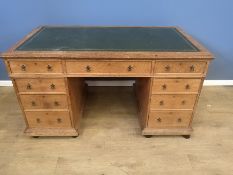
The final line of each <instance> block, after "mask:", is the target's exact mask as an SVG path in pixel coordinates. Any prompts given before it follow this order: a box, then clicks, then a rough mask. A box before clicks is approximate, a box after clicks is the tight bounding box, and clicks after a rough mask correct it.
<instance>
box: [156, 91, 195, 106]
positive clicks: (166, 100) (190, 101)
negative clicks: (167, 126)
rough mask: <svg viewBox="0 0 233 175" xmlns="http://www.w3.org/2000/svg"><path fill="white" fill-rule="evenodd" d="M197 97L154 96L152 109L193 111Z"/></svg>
mask: <svg viewBox="0 0 233 175" xmlns="http://www.w3.org/2000/svg"><path fill="white" fill-rule="evenodd" d="M195 101H196V95H173V94H172V95H152V96H151V109H193V107H194V104H195Z"/></svg>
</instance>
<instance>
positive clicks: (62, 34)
mask: <svg viewBox="0 0 233 175" xmlns="http://www.w3.org/2000/svg"><path fill="white" fill-rule="evenodd" d="M0 56H1V57H2V58H4V59H7V58H18V59H21V58H40V59H42V58H62V59H71V58H74V59H107V60H108V59H143V60H146V59H213V58H214V56H213V55H212V54H211V53H210V52H209V51H208V50H207V49H206V48H205V47H203V46H202V45H201V44H200V43H198V42H197V41H196V40H194V39H193V38H192V37H191V36H189V35H188V34H186V33H185V32H184V31H183V30H182V29H180V28H178V27H101V26H98V27H91V26H89V27H84V26H66V27H65V26H56V27H55V26H42V27H38V28H36V29H35V30H33V31H32V32H31V33H29V34H28V35H27V36H25V37H24V38H23V39H22V40H21V41H19V42H18V43H17V44H15V45H14V46H13V47H11V48H10V49H9V50H8V51H6V52H4V53H1V54H0Z"/></svg>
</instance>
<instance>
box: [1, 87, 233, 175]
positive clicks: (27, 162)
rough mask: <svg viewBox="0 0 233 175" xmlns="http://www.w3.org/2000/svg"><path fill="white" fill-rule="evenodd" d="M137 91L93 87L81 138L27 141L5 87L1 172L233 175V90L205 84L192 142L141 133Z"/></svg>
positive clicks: (13, 100)
mask: <svg viewBox="0 0 233 175" xmlns="http://www.w3.org/2000/svg"><path fill="white" fill-rule="evenodd" d="M135 105H136V104H135V100H134V96H133V93H132V88H126V87H121V88H117V87H109V88H107V89H106V88H102V87H98V88H97V87H96V88H90V89H89V96H88V100H87V105H86V108H85V111H84V118H83V121H82V133H81V135H80V136H79V137H78V138H75V139H74V138H70V137H41V138H38V139H34V138H31V137H27V136H24V134H23V130H24V122H23V118H22V115H21V111H20V109H19V106H18V103H17V100H16V97H15V95H14V91H13V88H11V87H1V88H0V111H1V113H0V175H15V174H17V175H25V174H30V175H63V174H65V175H154V174H160V175H165V174H172V175H174V174H175V175H176V174H177V175H187V174H189V175H199V174H200V175H232V174H233V87H204V88H203V91H202V93H201V97H200V101H199V104H198V108H197V111H196V114H195V119H194V123H193V128H194V132H193V135H192V137H191V139H189V140H186V139H184V138H182V137H180V136H157V137H156V136H155V137H152V138H150V139H148V138H144V137H142V136H141V135H140V129H139V125H138V121H137V118H136V106H135Z"/></svg>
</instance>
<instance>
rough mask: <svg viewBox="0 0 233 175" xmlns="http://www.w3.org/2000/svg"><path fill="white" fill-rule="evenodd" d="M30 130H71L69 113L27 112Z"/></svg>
mask: <svg viewBox="0 0 233 175" xmlns="http://www.w3.org/2000/svg"><path fill="white" fill-rule="evenodd" d="M25 114H26V118H27V121H28V125H29V128H69V127H71V121H70V116H69V112H68V111H48V112H44V111H37V112H34V111H33V112H32V111H26V112H25Z"/></svg>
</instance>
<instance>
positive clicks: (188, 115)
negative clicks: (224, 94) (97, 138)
mask: <svg viewBox="0 0 233 175" xmlns="http://www.w3.org/2000/svg"><path fill="white" fill-rule="evenodd" d="M1 56H2V57H3V58H4V60H5V64H6V67H7V69H8V72H9V75H10V78H11V80H12V82H13V85H14V88H15V92H16V94H17V98H18V101H19V103H20V106H21V109H22V111H23V115H24V119H25V123H26V129H25V133H26V134H27V135H29V136H34V137H38V136H73V137H76V136H78V135H79V132H80V124H82V123H81V118H82V110H83V107H84V101H85V88H86V86H85V79H86V78H88V77H114V78H122V77H128V78H132V79H134V80H135V88H134V89H135V94H136V97H137V104H138V118H139V124H140V126H141V129H142V135H144V136H146V137H150V136H152V135H182V136H184V137H185V138H189V137H190V134H191V132H192V126H191V124H192V120H193V116H194V110H195V107H196V105H197V102H198V97H199V94H200V91H201V88H202V84H203V81H204V78H205V77H206V73H207V69H208V65H209V63H210V61H211V60H212V59H213V55H212V54H211V53H210V52H208V51H207V50H206V49H205V48H204V47H203V46H202V45H201V44H199V43H198V42H197V41H195V40H194V39H192V38H191V37H190V36H189V35H187V34H186V33H184V32H183V31H182V30H181V29H179V28H177V27H82V26H79V27H78V26H76V27H64V26H63V27H62V26H60V27H54V26H43V27H39V28H37V29H35V30H33V31H32V32H31V33H30V34H29V35H27V36H26V37H25V38H24V39H23V40H22V41H20V42H19V43H18V44H16V45H15V46H13V47H12V48H11V49H9V50H8V51H7V52H5V53H2V54H1Z"/></svg>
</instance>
